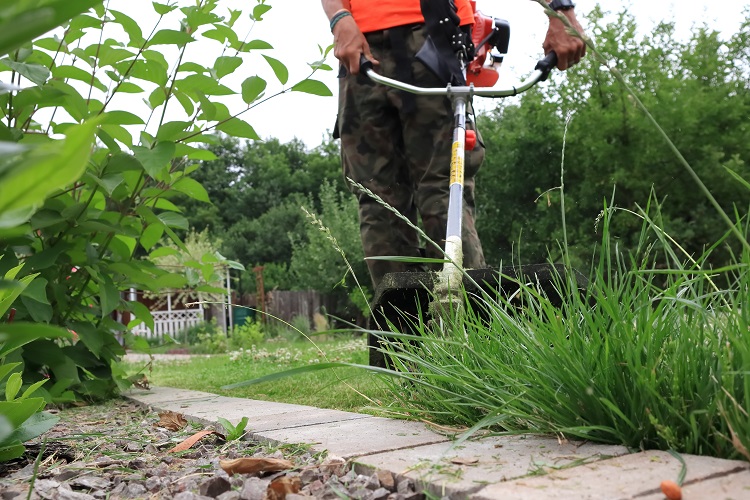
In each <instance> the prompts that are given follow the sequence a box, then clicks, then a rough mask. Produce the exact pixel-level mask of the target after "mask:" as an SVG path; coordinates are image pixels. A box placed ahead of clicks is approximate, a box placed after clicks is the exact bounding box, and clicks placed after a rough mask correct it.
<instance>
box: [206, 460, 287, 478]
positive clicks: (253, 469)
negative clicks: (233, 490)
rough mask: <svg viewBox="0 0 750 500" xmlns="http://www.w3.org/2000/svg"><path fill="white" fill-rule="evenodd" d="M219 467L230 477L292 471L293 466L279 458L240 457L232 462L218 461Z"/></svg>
mask: <svg viewBox="0 0 750 500" xmlns="http://www.w3.org/2000/svg"><path fill="white" fill-rule="evenodd" d="M219 466H220V467H221V468H222V469H224V471H225V472H226V473H227V474H229V475H230V476H231V475H233V474H258V473H260V472H280V471H283V470H288V469H293V468H294V464H293V463H292V462H290V461H289V460H283V459H280V458H257V457H242V458H236V459H234V460H219Z"/></svg>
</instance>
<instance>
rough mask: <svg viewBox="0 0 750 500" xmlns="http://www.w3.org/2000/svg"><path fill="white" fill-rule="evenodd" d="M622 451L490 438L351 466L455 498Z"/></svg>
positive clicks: (554, 441) (545, 440) (541, 439)
mask: <svg viewBox="0 0 750 500" xmlns="http://www.w3.org/2000/svg"><path fill="white" fill-rule="evenodd" d="M626 453H628V449H627V448H625V447H624V446H607V445H596V444H592V443H574V442H563V443H561V442H559V441H558V440H557V439H555V438H553V437H539V436H495V437H487V438H482V439H481V440H477V441H466V442H464V443H462V444H461V445H459V446H455V447H454V446H453V443H451V442H448V443H440V444H435V445H429V446H420V447H417V448H409V449H404V450H398V451H392V452H388V453H380V454H376V455H367V456H363V457H358V458H356V459H354V463H355V467H356V469H357V471H358V472H360V473H362V474H371V473H373V472H374V471H376V470H389V471H391V472H394V473H396V474H397V475H399V476H400V477H408V478H411V479H414V480H415V481H417V482H418V483H420V484H422V485H424V487H426V488H427V489H428V490H430V492H431V493H433V494H435V495H438V496H440V497H442V496H445V495H448V496H450V498H459V497H465V496H466V495H468V494H469V493H472V492H475V491H477V490H479V489H481V488H483V487H484V486H486V485H488V484H493V483H499V482H502V481H508V480H511V479H514V478H518V477H523V476H527V475H534V474H538V473H540V472H541V473H544V471H546V470H549V469H551V468H562V467H571V466H575V465H580V464H584V463H588V462H591V461H596V460H601V459H604V458H609V457H613V456H619V455H624V454H626Z"/></svg>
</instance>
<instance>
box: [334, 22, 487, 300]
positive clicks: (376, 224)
mask: <svg viewBox="0 0 750 500" xmlns="http://www.w3.org/2000/svg"><path fill="white" fill-rule="evenodd" d="M390 31H392V30H385V31H380V32H375V33H368V34H367V40H368V43H369V44H370V48H371V50H372V53H373V55H374V56H375V58H376V59H377V60H378V61H379V62H380V65H379V66H378V67H377V68H376V70H377V71H378V72H379V73H380V74H382V75H384V76H389V77H392V78H398V79H402V78H400V73H398V71H399V70H402V69H403V66H401V67H400V68H399V69H397V62H396V58H397V57H403V54H396V51H395V50H393V46H392V45H393V36H392V34H391V33H389V32H390ZM401 33H402V35H403V36H402V40H401V41H399V45H400V47H401V49H403V48H404V45H405V48H406V51H405V52H406V54H405V55H406V57H407V58H408V59H407V61H408V64H410V65H411V73H412V75H411V78H412V81H411V83H413V84H414V85H418V86H422V87H443V86H444V85H443V84H442V83H441V82H439V81H438V80H437V78H436V77H435V76H434V75H433V74H432V73H431V72H430V71H429V70H427V69H426V68H425V67H424V66H423V65H422V63H420V62H419V61H417V60H416V59H414V54H415V53H416V51H417V50H419V48H420V47H421V46H422V43H423V42H424V36H425V35H424V29H423V28H415V29H405V30H404V29H401ZM404 33H405V34H404ZM339 87H340V88H339V112H338V133H339V135H340V137H341V156H342V165H343V171H344V175H345V176H346V177H348V178H350V179H352V180H354V181H355V182H357V183H359V184H361V185H363V186H364V187H366V188H367V189H369V190H370V191H372V192H373V193H375V194H377V195H378V196H380V197H381V198H382V199H383V200H385V202H386V203H388V204H389V205H390V206H391V207H393V208H395V209H396V210H398V212H399V213H401V214H402V215H403V216H404V217H406V218H407V219H408V220H410V221H411V222H412V223H414V224H417V223H418V218H419V219H421V222H422V227H423V229H424V231H425V233H426V234H427V235H428V236H429V238H430V239H431V240H432V241H434V242H436V243H437V244H438V245H440V246H441V247H443V246H444V243H445V233H446V223H447V214H448V192H449V185H450V154H451V145H452V142H453V137H452V131H453V124H454V117H453V110H452V106H451V103H450V100H449V99H447V98H444V97H440V96H410V97H406V99H407V100H408V99H409V98H411V99H413V101H412V102H411V103H407V105H406V108H410V109H405V95H404V93H403V92H401V91H398V90H394V89H391V88H389V87H386V86H383V85H379V84H376V83H374V82H372V81H370V80H369V79H367V78H365V77H363V76H361V75H359V76H356V77H355V76H352V75H347V76H346V77H345V78H342V79H341V81H340V84H339ZM467 128H473V124H470V123H469V120H467ZM483 159H484V147H483V145H481V140H479V141H477V145H476V147H475V148H474V149H473V150H472V151H467V152H466V162H465V173H464V176H465V179H464V204H463V218H462V240H463V252H464V267H465V268H480V267H485V263H484V254H483V253H482V246H481V243H480V241H479V237H478V236H477V232H476V228H475V226H474V176H475V175H476V173H477V170H478V169H479V166H480V165H481V163H482V161H483ZM351 189H352V192H354V193H355V195H356V196H357V198H358V200H359V219H360V233H361V238H362V245H363V247H364V252H365V256H367V257H370V256H385V255H388V256H393V255H398V256H413V257H418V256H420V255H421V252H420V241H419V237H418V234H417V232H416V231H415V230H414V229H413V228H411V227H409V225H408V224H407V223H406V222H404V221H403V220H401V219H400V218H399V217H397V216H396V215H395V214H393V213H392V212H391V211H390V210H388V209H387V208H385V207H383V206H382V205H381V204H379V203H378V202H377V201H375V200H374V199H373V198H372V197H370V196H369V195H367V194H364V193H362V192H361V191H360V190H359V189H357V188H355V187H353V186H352V187H351ZM425 248H426V255H427V257H432V258H443V254H442V252H441V251H440V250H438V249H437V248H435V247H434V246H433V245H431V244H429V243H427V244H426V247H425ZM367 263H368V267H369V270H370V277H371V278H372V282H373V286H375V287H377V285H378V284H379V283H380V280H381V279H382V278H383V276H384V275H385V274H387V273H390V272H403V271H409V270H415V267H414V265H410V264H406V263H402V262H390V261H382V260H368V261H367Z"/></svg>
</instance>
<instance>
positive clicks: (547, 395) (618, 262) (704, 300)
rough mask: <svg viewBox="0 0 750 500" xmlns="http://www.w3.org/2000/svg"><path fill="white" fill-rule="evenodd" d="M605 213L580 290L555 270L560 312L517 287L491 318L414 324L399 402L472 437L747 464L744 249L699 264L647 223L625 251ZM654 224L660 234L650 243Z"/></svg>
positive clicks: (490, 307)
mask: <svg viewBox="0 0 750 500" xmlns="http://www.w3.org/2000/svg"><path fill="white" fill-rule="evenodd" d="M610 213H611V212H610V211H605V216H604V220H603V231H604V238H603V244H602V246H601V254H600V256H599V259H598V261H599V264H598V267H597V268H596V269H594V270H593V271H592V273H591V278H590V282H589V284H588V288H587V291H586V292H585V294H581V293H579V291H578V290H577V289H576V288H575V287H574V286H572V285H571V284H569V283H567V282H566V279H565V278H564V277H560V279H559V280H558V283H557V289H558V290H559V291H560V295H561V297H562V305H561V306H558V305H555V304H554V299H555V298H554V297H547V296H545V295H544V294H543V293H541V292H540V291H538V289H537V288H535V287H534V286H533V284H521V293H520V294H519V295H518V296H515V297H513V298H508V297H500V298H491V297H485V300H484V309H485V310H484V311H482V312H483V313H484V314H483V315H480V314H478V313H477V311H467V312H466V313H465V314H463V315H462V316H460V317H453V318H450V317H449V318H447V319H446V320H445V321H444V323H443V325H442V327H440V328H438V327H436V326H434V325H429V324H424V323H422V324H416V325H414V328H415V329H416V330H417V332H418V335H415V336H413V337H409V336H405V337H404V338H405V339H408V340H409V342H404V343H403V344H401V348H399V349H394V348H388V349H387V350H388V354H389V355H390V356H391V359H392V360H393V363H394V367H395V368H396V371H397V372H398V374H397V376H396V377H393V378H391V379H390V382H389V388H390V392H391V395H392V396H393V397H394V398H397V399H398V400H399V404H398V408H395V409H394V410H395V411H398V412H400V413H404V414H407V415H409V416H411V417H413V418H420V419H427V420H430V421H433V422H436V423H439V424H444V425H445V424H448V425H454V426H457V425H460V426H466V427H473V429H472V431H474V430H476V429H479V428H483V427H485V428H491V429H494V430H498V431H504V432H538V433H560V434H564V435H566V436H571V437H576V438H583V439H591V440H594V441H599V442H606V443H617V444H624V445H627V446H629V447H631V448H634V449H651V448H659V449H673V450H676V451H679V452H683V453H695V454H705V455H713V456H720V457H728V458H729V457H731V458H736V457H740V456H744V457H745V458H746V459H748V460H750V454H748V451H747V449H748V447H750V418H748V409H750V342H748V337H749V336H750V312H749V311H748V306H749V305H750V292H749V291H748V290H750V254H748V253H747V252H744V253H743V254H742V256H741V257H739V258H738V259H737V263H736V265H734V266H731V268H727V269H723V270H713V271H710V272H709V271H704V270H703V269H701V262H702V261H703V260H705V258H706V257H707V255H704V256H703V258H702V259H699V260H698V261H692V260H690V259H684V260H687V261H688V264H683V263H682V262H681V260H680V259H679V258H678V257H680V255H679V254H678V253H677V251H676V250H673V248H674V245H673V243H672V242H671V241H670V240H669V238H668V237H667V236H666V235H665V234H664V233H663V232H662V231H660V230H659V229H658V228H657V227H656V226H654V225H653V224H651V223H650V222H647V223H646V224H645V225H644V238H643V239H642V245H641V248H639V249H638V250H637V251H636V252H633V253H632V254H628V255H625V254H623V253H621V252H620V251H619V250H618V248H617V246H616V245H614V244H613V243H612V242H611V240H610V237H609V234H608V227H609V214H610ZM645 219H646V220H647V221H648V219H647V217H646V218H645ZM651 229H653V230H654V231H655V232H656V234H657V236H658V239H657V240H656V241H655V243H654V244H646V241H647V240H646V238H645V234H646V233H647V232H649V230H651ZM657 248H659V249H660V250H659V251H658V252H657V251H656V249H657ZM665 263H666V264H667V265H666V267H665V265H664V264H665ZM666 269H669V270H668V271H667V270H666ZM717 283H721V287H719V286H717ZM519 304H522V305H521V306H519Z"/></svg>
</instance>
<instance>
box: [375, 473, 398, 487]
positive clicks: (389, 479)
mask: <svg viewBox="0 0 750 500" xmlns="http://www.w3.org/2000/svg"><path fill="white" fill-rule="evenodd" d="M375 476H377V478H378V481H380V486H382V487H383V488H385V489H387V490H390V491H393V490H394V489H395V488H396V483H395V481H394V480H393V474H392V473H391V471H387V470H379V471H377V472H376V473H375Z"/></svg>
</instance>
